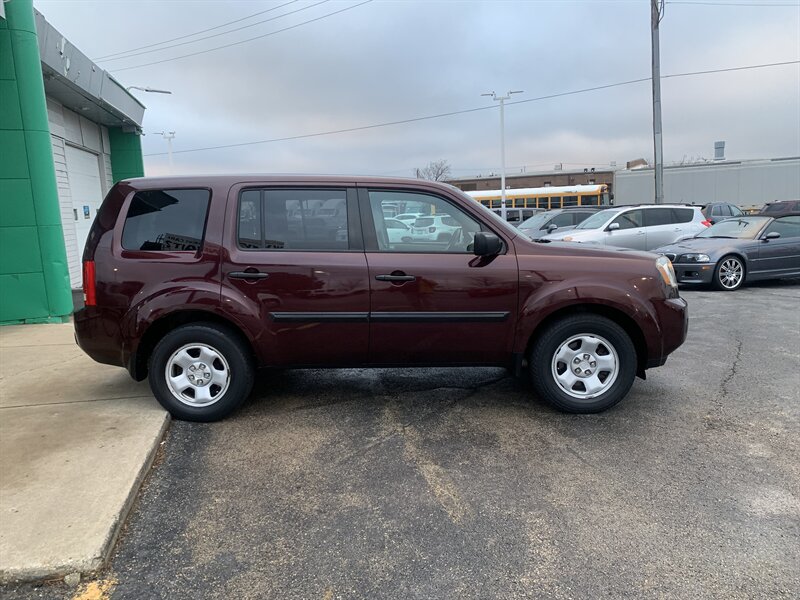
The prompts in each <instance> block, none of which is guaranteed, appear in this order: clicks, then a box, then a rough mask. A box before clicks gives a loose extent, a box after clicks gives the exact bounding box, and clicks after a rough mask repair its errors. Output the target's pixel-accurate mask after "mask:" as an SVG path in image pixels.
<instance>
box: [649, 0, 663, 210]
mask: <svg viewBox="0 0 800 600" xmlns="http://www.w3.org/2000/svg"><path fill="white" fill-rule="evenodd" d="M662 18H664V0H650V38H651V42H652V55H653V71H652V80H653V146H654V155H655V168H654V169H653V171H654V172H655V185H656V196H655V199H656V204H663V203H664V145H663V143H662V134H661V57H660V53H659V41H658V27H659V24H660V23H661V19H662Z"/></svg>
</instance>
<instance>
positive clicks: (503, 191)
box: [481, 90, 522, 220]
mask: <svg viewBox="0 0 800 600" xmlns="http://www.w3.org/2000/svg"><path fill="white" fill-rule="evenodd" d="M521 93H522V90H516V91H513V92H508V94H506V95H505V96H498V95H497V94H495V93H494V92H489V93H486V94H481V96H491V97H492V100H496V101H498V102H499V103H500V216H501V217H503V220H505V219H506V111H505V108H506V100H508V99H509V98H510V97H511V94H521Z"/></svg>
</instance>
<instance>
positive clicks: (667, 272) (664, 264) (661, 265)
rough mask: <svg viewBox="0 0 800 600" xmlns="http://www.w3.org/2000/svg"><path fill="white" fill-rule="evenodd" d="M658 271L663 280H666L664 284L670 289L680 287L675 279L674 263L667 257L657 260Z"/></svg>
mask: <svg viewBox="0 0 800 600" xmlns="http://www.w3.org/2000/svg"><path fill="white" fill-rule="evenodd" d="M656 269H658V272H659V273H661V279H663V280H664V283H666V284H667V285H668V286H670V287H674V288H677V287H678V280H677V279H675V269H673V268H672V263H671V262H670V260H669V259H668V258H667V257H666V256H660V257H659V258H658V259H656Z"/></svg>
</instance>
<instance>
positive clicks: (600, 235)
mask: <svg viewBox="0 0 800 600" xmlns="http://www.w3.org/2000/svg"><path fill="white" fill-rule="evenodd" d="M707 223H708V221H706V218H705V217H704V216H703V213H702V211H701V207H699V206H686V205H684V204H675V205H669V204H667V205H665V204H659V205H654V204H648V205H634V206H615V207H613V208H607V209H605V210H601V211H599V212H597V213H595V214H593V215H592V216H591V217H589V218H588V219H586V220H585V221H583V222H581V223H580V224H578V226H577V227H575V229H570V230H569V231H564V232H561V233H559V232H555V233H551V234H550V235H545V236H543V237H542V238H541V239H543V240H549V241H553V242H554V241H561V242H578V243H585V244H603V245H605V246H617V247H620V248H632V249H634V250H652V249H654V248H659V247H661V246H666V245H667V244H673V243H675V242H677V241H679V240H683V239H686V238H690V237H694V236H695V235H697V234H698V233H700V232H701V231H705V230H706V228H707V227H708V224H707Z"/></svg>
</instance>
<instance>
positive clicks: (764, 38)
mask: <svg viewBox="0 0 800 600" xmlns="http://www.w3.org/2000/svg"><path fill="white" fill-rule="evenodd" d="M362 1H363V0H346V1H337V0H330V1H327V2H322V3H320V0H299V1H295V2H291V3H290V2H289V0H274V1H268V2H261V1H254V0H253V1H237V2H216V1H211V0H207V1H204V2H196V1H163V0H159V1H149V2H148V1H140V0H136V1H109V0H106V1H92V2H90V1H78V2H73V1H68V0H57V1H54V0H36V1H35V2H34V5H35V6H36V8H37V9H38V10H40V11H41V12H42V13H43V14H44V15H45V17H46V18H47V20H48V21H50V23H52V24H53V26H55V27H56V28H57V29H58V30H60V31H61V33H62V34H64V35H65V36H66V37H67V39H69V40H70V41H71V42H72V43H74V44H75V45H76V46H77V47H78V48H80V49H81V50H82V51H83V52H84V53H86V54H87V55H88V56H89V57H90V58H94V59H96V58H98V57H101V56H106V55H109V54H112V53H117V52H122V51H127V50H130V49H133V48H137V47H141V46H146V45H150V44H155V43H158V42H163V41H164V40H168V39H171V38H176V37H178V36H186V35H188V34H192V33H195V32H197V31H199V30H206V29H209V28H212V27H217V26H218V25H220V24H222V23H227V22H230V21H233V20H236V19H242V18H244V17H248V16H249V15H252V14H253V13H256V12H259V11H266V10H268V9H271V8H275V7H279V6H281V5H286V6H283V7H281V8H277V9H276V10H273V11H271V12H265V13H263V14H260V15H258V16H254V17H252V18H247V19H244V20H241V21H239V22H238V23H235V24H232V25H229V26H226V27H222V28H217V29H213V30H212V31H208V32H206V33H203V34H200V35H197V36H194V37H186V38H184V39H181V40H177V41H175V42H171V44H178V43H182V42H187V41H191V40H195V39H197V38H198V37H204V36H210V35H216V34H222V35H216V37H213V38H210V39H206V40H202V41H198V42H196V43H190V44H185V45H180V46H177V47H174V48H170V49H166V50H161V51H158V52H152V53H146V54H141V55H139V56H133V57H128V58H123V59H120V60H97V61H96V62H98V64H100V65H101V66H102V67H103V68H105V69H106V70H108V71H109V72H110V73H111V74H112V75H113V76H114V77H115V78H117V79H118V80H119V81H120V82H121V83H123V85H126V86H128V85H139V86H152V87H157V88H166V89H169V90H171V91H172V95H170V96H162V95H158V94H146V93H140V92H134V93H136V94H137V97H138V98H139V99H140V100H141V101H142V102H143V103H144V104H145V105H146V106H147V111H146V112H145V117H144V131H145V133H146V134H147V135H146V136H145V137H144V140H143V149H144V153H145V155H146V156H145V170H146V173H147V174H148V175H158V174H162V173H167V172H168V170H169V167H168V162H167V157H166V156H147V155H149V154H154V153H159V152H165V150H166V142H165V141H164V140H163V139H162V138H161V137H160V136H159V135H154V132H157V131H161V130H162V129H167V130H174V131H175V132H176V137H175V140H174V150H175V151H176V152H175V155H174V171H175V173H202V172H208V173H224V172H286V173H288V172H301V173H311V172H316V173H353V174H380V175H397V176H405V175H409V176H410V175H411V174H412V172H413V169H414V167H421V166H424V165H425V164H427V163H428V162H429V161H433V160H439V159H445V160H447V161H449V163H450V164H451V166H452V169H453V174H454V175H457V176H468V175H476V174H478V173H481V174H484V175H485V174H488V173H490V172H492V171H495V172H496V171H498V170H499V165H500V145H499V144H500V142H499V130H500V128H499V111H498V110H497V108H496V107H495V108H492V109H490V110H483V111H477V112H471V113H467V114H461V115H456V116H449V117H443V118H438V119H432V120H425V121H419V122H415V123H409V124H402V125H393V126H389V127H381V128H376V129H370V130H366V131H358V132H351V133H342V134H337V135H329V136H322V137H312V138H307V139H300V140H292V141H282V142H273V143H265V144H255V145H250V146H244V147H236V148H228V149H217V150H207V151H202V152H181V151H183V150H190V149H195V148H202V147H207V146H219V145H225V144H236V143H240V142H251V141H258V140H266V139H274V138H283V137H291V136H297V135H305V134H311V133H318V132H324V131H331V130H338V129H346V128H352V127H360V126H365V125H372V124H378V123H385V122H389V121H397V120H404V119H411V118H416V117H423V116H427V115H434V114H439V113H446V112H451V111H458V110H464V109H471V108H478V107H482V106H489V105H491V104H493V103H492V101H491V99H489V98H483V97H481V96H480V94H481V93H483V92H487V91H496V92H498V93H502V92H506V91H507V90H509V89H513V90H524V94H520V95H517V96H514V98H513V99H515V100H516V99H519V100H525V99H531V98H536V97H539V96H545V95H549V94H557V93H561V92H569V91H573V90H579V89H583V88H588V87H593V86H601V85H605V84H610V83H615V82H622V81H627V80H632V79H638V78H643V77H648V76H649V74H650V27H649V22H650V10H649V1H648V0H635V1H604V0H584V1H568V0H563V1H547V0H544V1H528V2H521V1H516V2H500V1H494V2H478V1H472V2H459V1H455V0H452V1H440V2H435V1H420V2H417V1H412V0H402V1H383V0H374V1H372V2H369V3H366V4H363V5H362V6H356V5H357V4H359V3H360V2H362ZM724 1H725V0H708V2H724ZM731 3H748V4H759V2H757V0H749V1H748V0H727V3H726V5H717V6H709V5H706V4H703V5H697V4H696V5H689V4H686V3H671V2H667V5H666V10H665V16H664V19H663V21H662V23H661V68H662V74H664V75H669V74H676V73H685V72H691V71H704V70H712V69H720V68H729V67H738V66H745V65H755V64H761V63H773V62H783V61H792V60H795V61H796V60H800V8H798V4H797V3H796V2H795V3H794V4H793V5H789V6H767V4H788V2H787V0H765V1H764V2H763V3H761V5H760V6H730V5H728V4H731ZM315 4H318V5H317V6H314V5H315ZM353 6H355V8H352V9H351V10H345V11H343V12H341V13H339V14H335V15H332V16H330V17H325V18H321V19H319V20H317V21H315V22H312V23H308V24H304V25H300V26H298V27H296V28H294V29H291V30H288V31H284V32H280V33H276V34H275V35H269V36H266V37H263V38H261V39H257V40H255V41H250V42H246V43H242V44H239V45H235V46H232V47H229V48H224V49H221V50H216V51H207V52H202V51H204V50H207V49H209V48H214V47H217V46H222V45H224V44H230V43H232V42H236V41H239V40H244V39H247V38H250V37H254V36H258V35H263V34H266V33H270V32H273V31H276V30H279V29H282V28H285V27H289V26H292V25H296V24H300V23H303V22H304V21H309V20H311V19H316V18H318V17H323V16H324V15H328V14H330V13H333V12H335V11H339V10H342V9H345V8H348V7H353ZM299 9H302V10H299ZM298 10H299V12H296V13H295V14H292V15H287V16H280V15H284V14H285V13H289V12H293V11H298ZM274 17H278V18H275V19H274V20H272V21H270V22H266V23H261V24H257V25H252V24H254V23H257V22H258V21H263V20H265V19H272V18H274ZM249 25H252V26H249ZM243 26H248V27H246V28H244V29H241V30H240V31H236V32H231V33H228V31H229V30H231V29H234V28H238V27H243ZM158 47H159V48H160V46H158ZM151 49H152V48H148V49H147V50H151ZM138 52H143V50H139V51H138ZM193 52H201V53H199V54H197V55H195V56H191V57H188V58H182V59H179V60H173V61H168V62H163V63H161V64H156V65H149V66H141V67H137V68H131V69H126V67H131V66H137V65H142V64H143V63H149V62H154V61H159V60H163V59H167V58H172V57H175V56H180V55H184V54H190V53H193ZM662 95H663V129H664V154H665V160H666V161H667V162H672V161H680V160H682V159H691V158H698V157H705V158H710V157H711V156H713V143H714V141H716V140H725V141H726V142H727V148H726V155H727V157H728V158H737V159H738V158H768V157H781V156H798V155H800V65H798V64H794V65H789V66H781V67H774V68H768V69H757V70H751V71H740V72H733V73H718V74H710V75H702V76H696V77H681V78H669V79H665V80H664V81H663V83H662ZM651 136H652V107H651V87H650V83H649V82H644V83H636V84H632V85H627V86H621V87H616V88H611V89H606V90H600V91H593V92H588V93H582V94H576V95H572V96H566V97H560V98H554V99H547V100H541V101H533V102H527V103H523V104H518V105H510V106H507V107H506V156H507V159H506V162H507V165H508V172H509V173H513V172H520V170H521V169H522V168H523V166H524V167H525V168H526V169H527V171H537V170H549V169H552V167H553V165H554V164H556V163H563V164H564V168H569V167H573V166H574V167H583V166H585V165H586V166H588V165H597V166H602V165H609V164H610V163H611V161H616V162H617V164H619V165H624V163H625V161H627V160H632V159H635V158H638V157H644V158H647V159H652V152H653V149H652V137H651Z"/></svg>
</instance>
